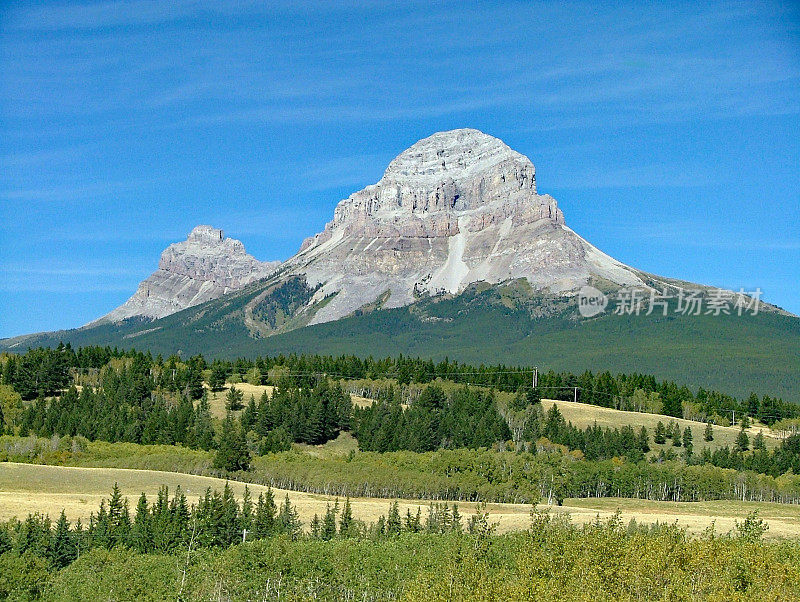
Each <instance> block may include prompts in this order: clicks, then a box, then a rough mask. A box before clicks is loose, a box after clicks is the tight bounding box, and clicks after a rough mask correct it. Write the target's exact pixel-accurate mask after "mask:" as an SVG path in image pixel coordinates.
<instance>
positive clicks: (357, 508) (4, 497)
mask: <svg viewBox="0 0 800 602" xmlns="http://www.w3.org/2000/svg"><path fill="white" fill-rule="evenodd" d="M114 483H118V484H119V487H120V489H121V490H122V493H123V494H124V495H125V496H127V497H128V498H129V502H130V505H131V507H133V506H135V505H136V500H137V498H138V496H139V494H140V493H141V492H145V493H146V494H147V495H148V497H149V498H150V499H151V500H152V499H153V498H154V496H155V494H156V492H157V491H158V489H159V487H161V486H162V485H167V486H168V487H169V488H170V491H174V490H175V488H176V487H177V486H178V485H180V487H181V488H182V489H183V490H184V492H186V494H187V497H188V498H189V500H190V501H191V502H192V503H194V502H196V501H197V498H198V497H199V496H200V495H202V494H203V493H204V492H205V490H206V488H208V487H211V488H212V489H222V487H223V486H224V484H225V481H223V480H221V479H215V478H212V477H202V476H195V475H187V474H182V473H174V472H158V471H150V470H132V469H121V468H75V467H64V466H45V465H37V464H17V463H13V462H3V463H0V520H7V519H9V518H12V517H15V516H16V517H17V518H24V517H25V516H27V515H28V513H32V512H41V513H45V514H49V515H50V517H51V518H55V517H56V516H57V515H58V514H59V513H60V512H61V509H62V508H63V509H64V510H65V511H66V514H67V517H68V518H69V519H70V520H73V521H74V520H76V519H78V518H80V519H81V520H82V521H83V522H84V523H85V522H86V520H88V517H89V514H90V513H91V512H96V511H97V508H98V507H99V505H100V501H101V500H102V499H103V498H107V497H108V496H109V493H110V491H111V487H112V486H113V485H114ZM230 485H231V487H232V488H233V489H234V492H235V493H236V494H237V496H239V497H241V495H242V493H243V492H244V487H245V484H244V483H239V482H235V481H231V482H230ZM248 487H249V488H250V491H251V493H252V495H253V497H255V498H257V497H258V494H259V493H260V492H262V491H264V490H265V489H266V488H265V487H264V486H261V485H248ZM273 492H274V494H275V498H276V501H277V502H280V501H282V500H283V499H284V496H285V495H287V494H288V495H289V498H290V500H291V501H292V504H294V505H295V506H296V507H297V510H298V512H299V514H300V518H301V520H302V521H303V522H304V524H305V526H306V527H307V526H308V524H309V522H310V521H311V518H312V517H313V516H314V514H315V513H316V514H320V515H321V514H323V513H324V512H325V508H326V505H327V504H329V503H333V502H334V499H333V498H331V497H328V496H324V495H316V494H309V493H302V492H297V491H286V490H282V489H273ZM391 501H392V500H389V499H382V498H355V499H352V500H351V504H352V507H353V514H354V516H355V517H356V518H358V519H361V520H364V521H367V522H372V521H375V520H377V518H378V517H379V516H380V515H381V514H384V515H385V514H386V513H387V511H388V508H389V504H390V503H391ZM427 506H428V502H427V501H422V500H400V511H401V513H403V514H405V512H406V510H407V509H410V510H411V511H412V513H415V512H416V511H417V508H422V515H423V517H424V516H426V514H427ZM542 507H543V508H546V506H542ZM475 509H476V505H475V504H472V503H461V504H459V510H460V512H461V514H462V515H463V516H464V517H467V516H469V515H470V514H472V513H473V512H474V511H475ZM487 509H488V511H489V514H490V520H491V521H492V522H495V523H497V525H498V531H499V532H508V531H513V530H518V529H525V528H526V527H527V526H528V524H529V521H530V510H531V507H530V506H528V505H523V504H489V506H488V508H487ZM617 509H619V510H620V511H621V513H622V519H623V521H625V522H627V521H629V520H630V519H631V518H635V519H636V521H637V522H639V523H640V524H652V523H655V522H660V523H673V522H677V523H678V524H679V525H680V526H682V527H685V528H687V529H688V530H689V531H690V532H692V533H699V532H701V531H703V530H704V529H705V528H707V527H708V526H709V525H711V524H712V522H714V523H715V525H716V528H717V531H718V532H719V533H725V532H728V531H730V530H731V529H732V528H733V527H734V525H735V522H736V521H737V520H738V521H741V520H743V518H744V517H745V516H746V515H747V513H748V512H750V511H752V510H755V509H758V510H759V512H760V515H761V517H762V518H764V519H765V520H766V521H767V522H768V523H769V526H770V529H769V531H768V536H770V537H792V538H795V537H800V506H794V505H783V504H771V503H755V502H732V501H713V502H699V503H697V502H694V503H693V502H651V501H647V500H631V499H620V498H601V499H596V498H590V499H575V498H568V499H567V500H565V502H564V506H562V507H560V508H552V510H553V511H555V512H566V513H569V515H570V517H571V518H572V520H573V521H574V522H576V523H583V522H590V521H592V520H595V519H596V518H597V516H598V515H599V516H600V517H603V518H606V517H608V516H611V515H612V514H613V513H614V512H616V510H617Z"/></svg>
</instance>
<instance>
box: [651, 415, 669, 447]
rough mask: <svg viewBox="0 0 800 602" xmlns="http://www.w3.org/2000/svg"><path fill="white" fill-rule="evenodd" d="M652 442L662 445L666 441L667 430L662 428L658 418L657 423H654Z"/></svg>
mask: <svg viewBox="0 0 800 602" xmlns="http://www.w3.org/2000/svg"><path fill="white" fill-rule="evenodd" d="M653 442H654V443H658V444H659V445H663V444H664V443H666V442H667V432H666V429H665V428H664V423H663V422H661V421H660V420H659V421H658V424H656V432H655V434H654V435H653Z"/></svg>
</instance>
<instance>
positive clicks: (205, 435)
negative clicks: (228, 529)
mask: <svg viewBox="0 0 800 602" xmlns="http://www.w3.org/2000/svg"><path fill="white" fill-rule="evenodd" d="M192 430H193V433H192V440H193V441H194V444H195V446H196V447H198V448H199V449H204V450H206V451H208V450H210V449H214V447H215V445H216V444H215V441H214V426H213V424H212V421H211V410H210V409H209V406H208V394H207V393H206V392H205V391H204V392H203V396H202V397H201V398H200V403H199V404H198V406H197V410H196V411H195V415H194V424H193V425H192Z"/></svg>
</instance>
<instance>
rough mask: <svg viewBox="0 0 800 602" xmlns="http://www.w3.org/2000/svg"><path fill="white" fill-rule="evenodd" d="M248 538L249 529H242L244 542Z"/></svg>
mask: <svg viewBox="0 0 800 602" xmlns="http://www.w3.org/2000/svg"><path fill="white" fill-rule="evenodd" d="M246 539H247V529H242V543H244V542H245V540H246Z"/></svg>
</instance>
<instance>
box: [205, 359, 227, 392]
mask: <svg viewBox="0 0 800 602" xmlns="http://www.w3.org/2000/svg"><path fill="white" fill-rule="evenodd" d="M225 376H226V375H225V368H224V367H223V366H222V364H214V365H213V366H212V367H211V375H210V376H209V377H208V386H209V387H211V390H212V391H222V389H223V388H224V387H225Z"/></svg>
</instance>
